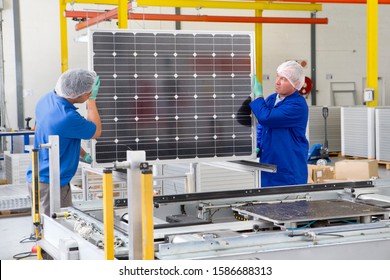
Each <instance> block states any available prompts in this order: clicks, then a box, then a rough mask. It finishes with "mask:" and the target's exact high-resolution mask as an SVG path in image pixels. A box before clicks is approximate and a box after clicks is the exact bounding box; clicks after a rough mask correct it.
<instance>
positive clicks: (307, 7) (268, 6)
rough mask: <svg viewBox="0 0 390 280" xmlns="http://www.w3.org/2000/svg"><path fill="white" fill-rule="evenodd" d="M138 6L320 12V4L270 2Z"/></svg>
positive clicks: (141, 2)
mask: <svg viewBox="0 0 390 280" xmlns="http://www.w3.org/2000/svg"><path fill="white" fill-rule="evenodd" d="M137 3H138V6H145V7H147V6H151V7H176V8H195V9H199V8H204V9H206V8H212V9H238V10H280V11H322V5H321V4H291V3H288V4H286V3H272V2H268V1H267V2H242V1H210V0H209V1H208V0H169V1H161V0H137Z"/></svg>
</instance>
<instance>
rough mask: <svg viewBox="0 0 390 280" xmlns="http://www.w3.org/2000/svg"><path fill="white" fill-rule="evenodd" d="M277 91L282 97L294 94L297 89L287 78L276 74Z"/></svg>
mask: <svg viewBox="0 0 390 280" xmlns="http://www.w3.org/2000/svg"><path fill="white" fill-rule="evenodd" d="M275 91H276V93H278V94H279V95H280V96H282V97H286V96H289V95H291V94H293V93H294V92H295V91H296V89H295V88H294V87H293V86H292V85H291V84H290V82H289V81H288V80H287V78H285V77H283V76H279V74H276V81H275Z"/></svg>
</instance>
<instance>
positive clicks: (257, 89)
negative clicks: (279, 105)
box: [253, 74, 264, 98]
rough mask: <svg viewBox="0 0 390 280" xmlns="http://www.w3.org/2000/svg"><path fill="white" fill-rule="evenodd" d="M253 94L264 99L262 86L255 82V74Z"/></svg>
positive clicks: (254, 76) (254, 77)
mask: <svg viewBox="0 0 390 280" xmlns="http://www.w3.org/2000/svg"><path fill="white" fill-rule="evenodd" d="M253 94H254V95H255V97H256V98H257V97H264V95H263V85H262V84H261V83H260V82H259V81H258V80H257V76H256V74H255V75H253Z"/></svg>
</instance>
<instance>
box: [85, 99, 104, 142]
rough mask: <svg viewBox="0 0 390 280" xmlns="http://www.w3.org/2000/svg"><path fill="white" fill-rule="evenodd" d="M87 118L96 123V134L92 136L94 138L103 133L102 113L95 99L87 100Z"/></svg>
mask: <svg viewBox="0 0 390 280" xmlns="http://www.w3.org/2000/svg"><path fill="white" fill-rule="evenodd" d="M87 110H88V112H87V120H90V121H91V122H93V123H94V124H95V125H96V131H95V134H94V135H93V136H92V137H91V138H92V139H95V138H98V137H100V135H101V134H102V123H101V121H100V115H99V111H98V109H97V106H96V100H95V99H88V100H87Z"/></svg>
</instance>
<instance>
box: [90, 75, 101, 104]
mask: <svg viewBox="0 0 390 280" xmlns="http://www.w3.org/2000/svg"><path fill="white" fill-rule="evenodd" d="M99 87H100V78H99V76H96V78H95V83H94V84H93V88H92V95H91V96H90V97H89V99H94V100H95V99H96V97H97V95H98V92H99Z"/></svg>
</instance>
